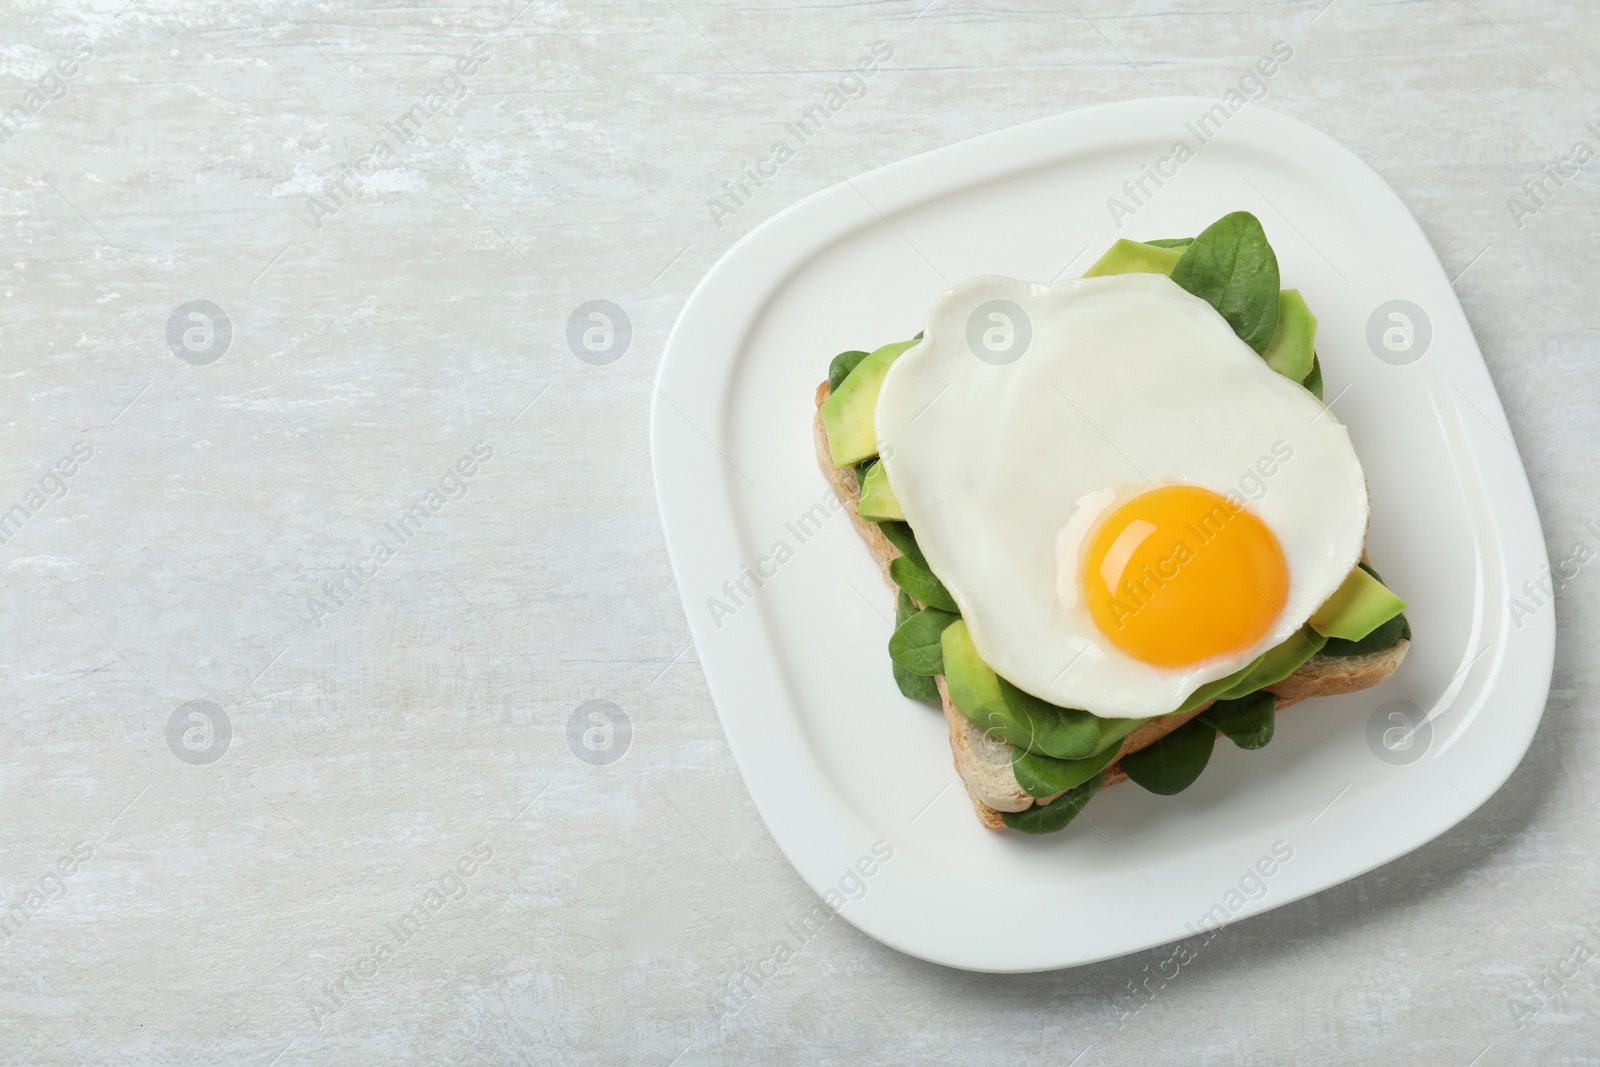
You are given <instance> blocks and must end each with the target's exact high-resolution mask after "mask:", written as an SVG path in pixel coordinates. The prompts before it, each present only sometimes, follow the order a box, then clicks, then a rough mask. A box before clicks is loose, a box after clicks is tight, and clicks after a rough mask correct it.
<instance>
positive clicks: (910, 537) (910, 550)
mask: <svg viewBox="0 0 1600 1067" xmlns="http://www.w3.org/2000/svg"><path fill="white" fill-rule="evenodd" d="M878 529H880V530H882V531H883V536H885V537H887V538H888V539H889V543H890V544H891V545H893V546H894V547H896V548H898V549H899V550H900V554H901V555H902V556H904V557H906V559H909V560H910V561H911V562H912V563H915V564H916V565H917V566H919V567H921V568H922V569H923V570H927V569H928V561H927V559H926V558H925V557H924V556H923V555H922V549H920V548H918V547H917V535H916V534H914V533H912V532H911V526H910V524H909V523H904V522H895V521H894V520H892V519H890V520H886V521H884V522H880V523H878Z"/></svg>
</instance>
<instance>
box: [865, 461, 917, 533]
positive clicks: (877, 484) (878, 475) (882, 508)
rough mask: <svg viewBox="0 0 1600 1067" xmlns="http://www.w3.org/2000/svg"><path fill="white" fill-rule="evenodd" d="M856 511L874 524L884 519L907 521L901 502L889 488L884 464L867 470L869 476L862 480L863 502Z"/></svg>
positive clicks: (878, 464)
mask: <svg viewBox="0 0 1600 1067" xmlns="http://www.w3.org/2000/svg"><path fill="white" fill-rule="evenodd" d="M856 511H857V512H859V513H860V515H861V517H862V518H863V519H871V520H872V521H873V522H881V521H883V520H884V519H893V520H894V521H896V522H905V521H906V513H905V512H903V511H901V510H900V501H898V500H896V499H895V495H894V490H893V489H891V488H889V475H888V472H887V471H885V470H884V469H883V464H882V463H874V464H873V465H872V466H870V467H868V468H867V476H866V477H865V478H863V479H862V480H861V500H860V502H859V503H858V504H857V505H856Z"/></svg>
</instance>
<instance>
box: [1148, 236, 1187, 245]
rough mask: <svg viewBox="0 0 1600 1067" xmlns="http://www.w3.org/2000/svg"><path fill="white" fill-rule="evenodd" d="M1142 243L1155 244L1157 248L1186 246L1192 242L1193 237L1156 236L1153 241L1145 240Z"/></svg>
mask: <svg viewBox="0 0 1600 1067" xmlns="http://www.w3.org/2000/svg"><path fill="white" fill-rule="evenodd" d="M1143 243H1144V244H1147V245H1155V246H1156V247H1157V248H1188V247H1189V246H1190V245H1192V244H1194V238H1193V237H1158V238H1156V239H1155V240H1154V241H1145V242H1143Z"/></svg>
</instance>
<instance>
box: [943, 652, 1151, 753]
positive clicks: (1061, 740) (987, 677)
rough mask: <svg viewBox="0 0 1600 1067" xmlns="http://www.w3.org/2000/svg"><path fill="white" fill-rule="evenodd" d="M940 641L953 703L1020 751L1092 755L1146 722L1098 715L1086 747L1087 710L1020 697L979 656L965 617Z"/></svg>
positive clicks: (946, 683)
mask: <svg viewBox="0 0 1600 1067" xmlns="http://www.w3.org/2000/svg"><path fill="white" fill-rule="evenodd" d="M939 641H940V652H941V653H942V655H943V656H944V681H945V688H946V689H947V690H948V691H949V693H950V699H951V700H952V701H953V702H954V703H955V706H956V707H957V708H959V709H960V710H961V714H963V715H965V716H966V717H967V718H968V719H971V720H972V722H973V724H974V725H975V726H977V727H979V728H980V729H982V730H983V731H984V732H985V733H987V734H989V735H991V736H993V737H998V738H1000V739H1001V740H1002V741H1006V742H1008V743H1010V744H1011V745H1013V746H1015V747H1016V748H1018V749H1019V750H1027V751H1034V752H1037V753H1038V754H1039V755H1042V756H1051V757H1054V758H1056V759H1072V758H1076V757H1079V756H1080V755H1081V757H1082V758H1084V759H1093V758H1095V757H1097V756H1100V755H1102V754H1104V753H1105V752H1106V751H1107V750H1108V749H1113V748H1115V747H1116V746H1117V745H1118V744H1119V743H1120V742H1121V741H1122V739H1123V738H1124V737H1127V736H1128V735H1129V734H1131V733H1133V731H1134V730H1136V729H1137V728H1138V727H1139V726H1140V725H1141V724H1142V723H1144V722H1145V721H1146V720H1144V719H1101V718H1099V717H1098V716H1095V717H1093V718H1094V721H1095V725H1096V726H1098V727H1099V731H1100V738H1099V741H1098V742H1096V743H1095V744H1094V745H1093V747H1092V749H1088V750H1087V751H1086V748H1087V743H1086V742H1085V741H1084V740H1083V739H1082V737H1081V734H1080V731H1079V725H1080V723H1081V719H1082V718H1085V717H1089V713H1088V712H1084V711H1076V710H1074V709H1071V708H1058V707H1056V706H1054V705H1052V704H1049V703H1047V702H1045V701H1043V700H1039V699H1038V698H1037V697H1026V699H1019V695H1022V696H1025V694H1020V691H1019V690H1018V689H1017V688H1016V687H1015V686H1013V685H1011V683H1010V682H1006V681H1003V680H1002V679H1001V678H1000V676H999V675H997V674H995V673H994V671H993V670H991V669H990V667H989V665H988V664H987V663H985V662H983V658H982V657H981V656H979V655H978V649H977V647H976V646H974V645H973V643H972V634H971V633H970V632H969V631H968V630H967V624H966V621H965V620H958V621H956V622H953V623H951V624H950V625H949V626H947V627H945V630H944V633H943V634H941V635H940V638H939ZM1008 690H1009V691H1010V692H1009V699H1008V694H1007V691H1008Z"/></svg>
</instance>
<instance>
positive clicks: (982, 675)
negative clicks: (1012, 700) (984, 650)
mask: <svg viewBox="0 0 1600 1067" xmlns="http://www.w3.org/2000/svg"><path fill="white" fill-rule="evenodd" d="M939 643H940V646H941V648H940V651H941V652H942V653H943V654H944V682H945V688H946V689H947V690H948V691H949V693H950V699H951V700H952V701H953V702H954V703H955V706H956V707H957V708H959V709H961V714H963V715H965V716H966V717H967V718H969V719H971V720H972V721H973V723H974V724H975V725H977V726H980V727H982V728H983V729H984V730H986V731H988V732H989V733H992V734H994V735H996V736H997V737H1004V738H1005V739H1006V740H1008V741H1009V740H1011V738H1009V737H1006V734H1007V733H1012V732H1014V731H1012V730H1011V729H1009V728H1010V727H1012V726H1014V725H1015V723H1014V721H1013V720H1012V718H1011V712H1010V711H1008V710H1007V709H1006V702H1005V698H1004V697H1003V696H1002V695H1001V694H1000V678H999V676H998V675H996V674H995V673H994V671H992V670H990V669H989V665H988V664H987V663H985V662H983V659H982V657H980V656H979V655H978V650H977V648H976V647H975V646H974V645H973V643H972V635H971V634H970V633H968V632H967V623H966V620H965V619H958V620H956V621H955V622H953V623H951V624H950V625H949V626H947V627H945V629H944V633H942V634H941V635H940V636H939Z"/></svg>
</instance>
